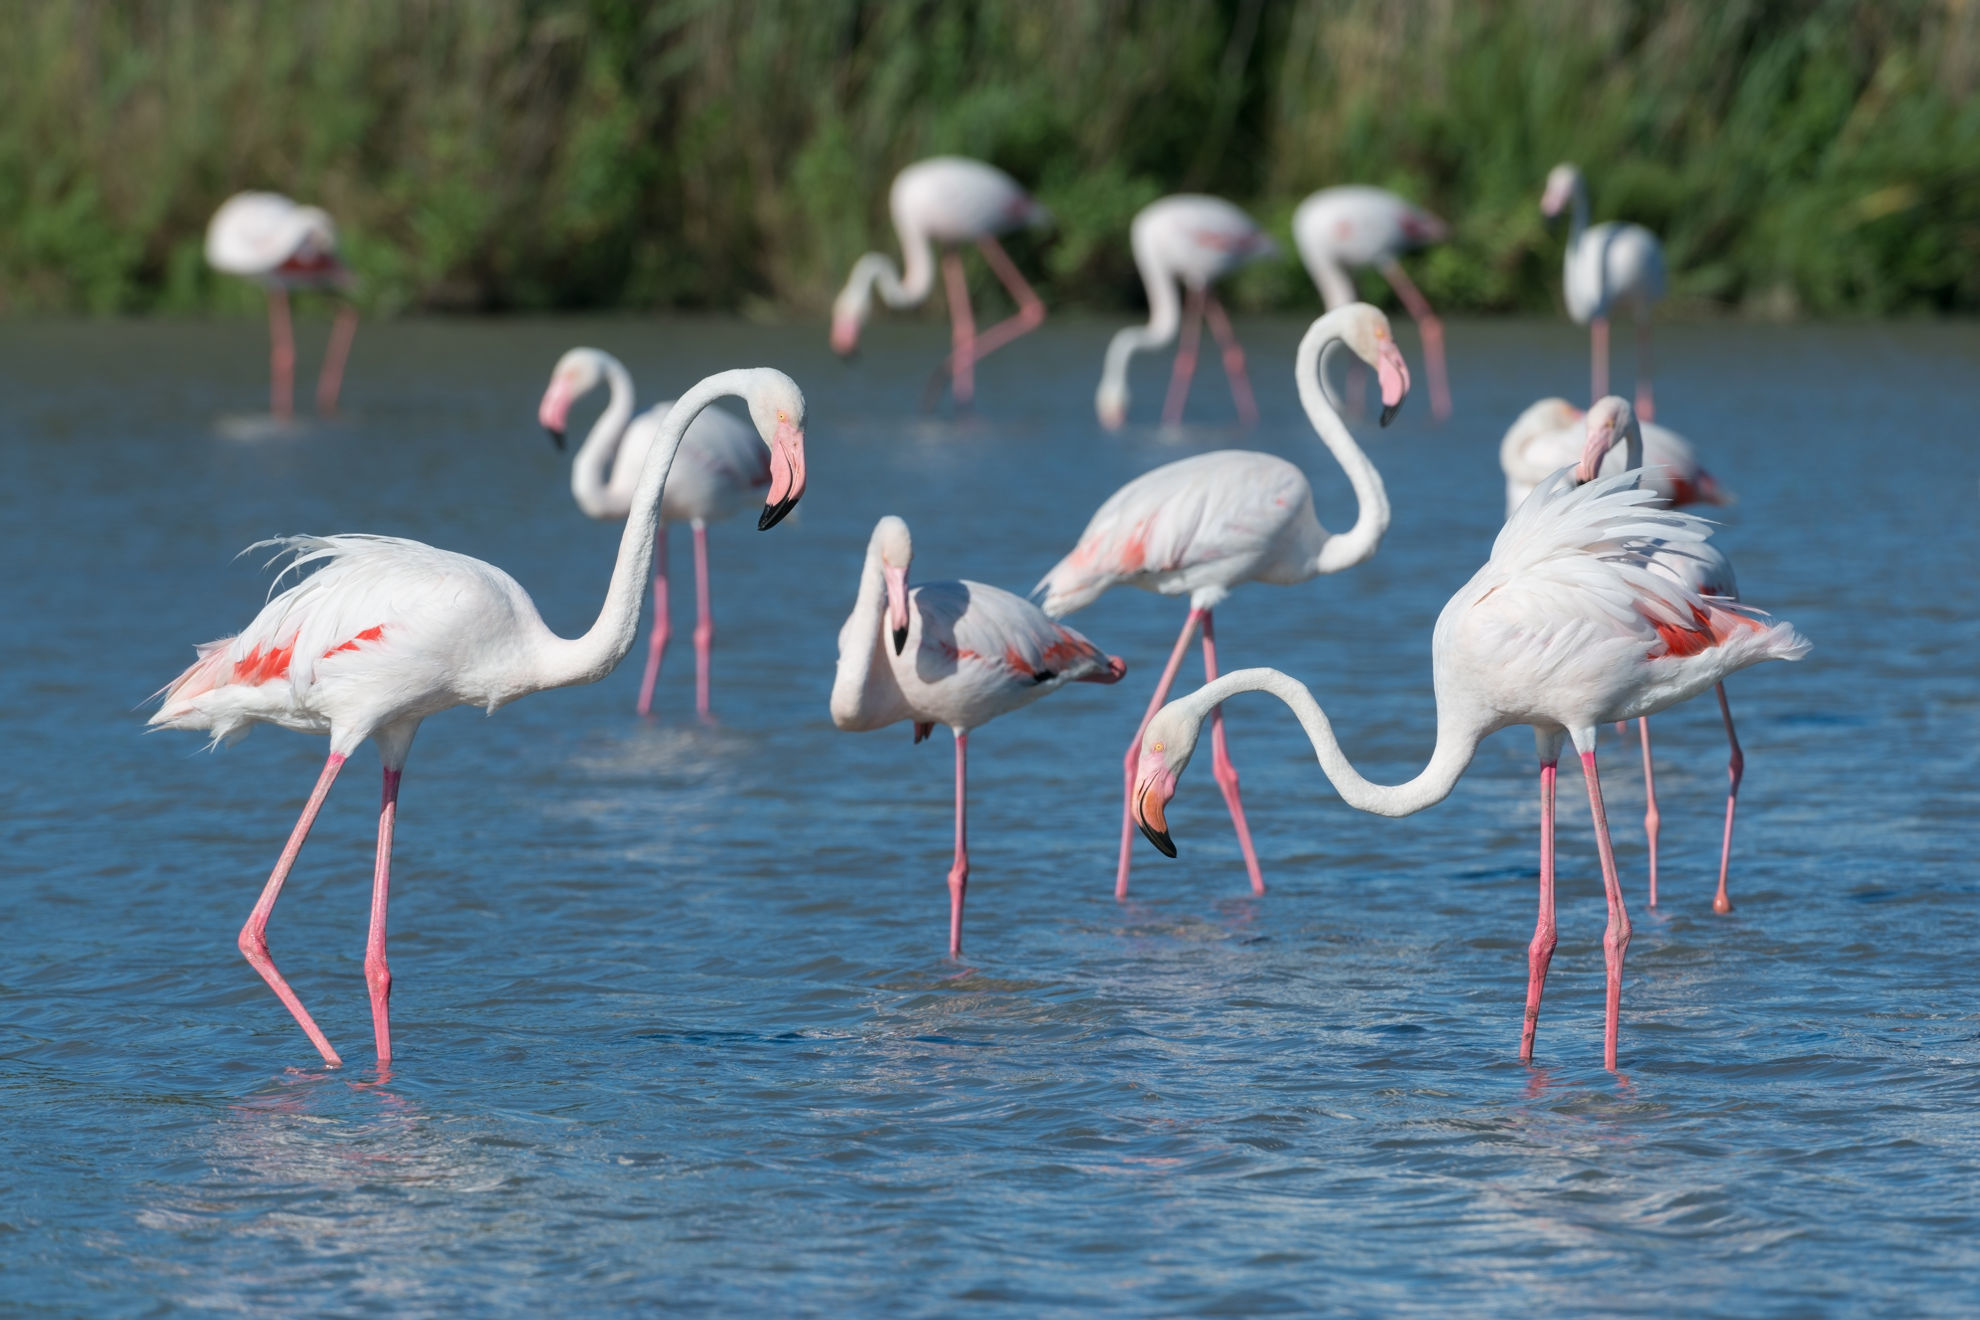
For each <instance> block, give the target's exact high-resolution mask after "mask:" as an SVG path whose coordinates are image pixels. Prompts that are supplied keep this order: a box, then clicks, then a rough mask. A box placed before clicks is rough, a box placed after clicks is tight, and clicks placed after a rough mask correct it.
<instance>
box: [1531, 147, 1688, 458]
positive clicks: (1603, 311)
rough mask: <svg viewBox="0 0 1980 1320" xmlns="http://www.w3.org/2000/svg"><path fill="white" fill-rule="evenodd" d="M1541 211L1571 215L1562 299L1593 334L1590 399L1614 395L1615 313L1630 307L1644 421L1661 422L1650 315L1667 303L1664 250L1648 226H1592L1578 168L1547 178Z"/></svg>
mask: <svg viewBox="0 0 1980 1320" xmlns="http://www.w3.org/2000/svg"><path fill="white" fill-rule="evenodd" d="M1540 210H1541V212H1542V213H1543V214H1544V215H1546V216H1547V218H1548V219H1550V220H1551V219H1553V218H1554V217H1555V216H1557V215H1559V214H1560V213H1561V212H1562V211H1563V210H1566V211H1568V212H1569V217H1568V240H1567V255H1566V256H1565V257H1563V258H1562V261H1561V292H1562V296H1563V297H1564V298H1565V299H1566V300H1567V309H1568V315H1569V316H1571V317H1573V318H1574V323H1575V324H1576V325H1585V326H1587V327H1588V344H1589V358H1590V364H1591V365H1590V375H1591V378H1592V380H1593V384H1592V385H1591V386H1590V388H1589V391H1588V397H1589V398H1590V399H1591V400H1592V399H1599V398H1602V397H1603V396H1605V395H1606V394H1608V392H1609V313H1610V312H1611V311H1613V310H1615V309H1617V308H1626V309H1627V310H1628V311H1629V312H1630V313H1631V314H1632V315H1633V316H1634V317H1635V319H1636V414H1637V416H1638V417H1640V418H1642V419H1643V420H1644V421H1646V422H1648V421H1653V420H1655V418H1656V415H1657V412H1656V400H1655V398H1654V397H1653V395H1652V394H1651V390H1650V309H1651V308H1653V307H1654V306H1656V304H1657V302H1658V300H1660V299H1661V298H1662V297H1663V296H1664V249H1663V246H1662V245H1661V244H1659V243H1658V242H1657V236H1656V235H1655V234H1652V233H1651V232H1650V231H1649V230H1647V229H1645V228H1644V227H1643V226H1642V225H1631V224H1624V223H1621V222H1620V221H1613V220H1612V221H1609V222H1608V223H1606V224H1599V225H1594V226H1590V225H1589V223H1588V185H1587V184H1586V183H1584V182H1583V181H1582V177H1581V171H1580V170H1579V169H1577V168H1575V167H1574V166H1573V165H1556V166H1554V168H1553V170H1552V171H1550V172H1549V173H1548V175H1547V189H1546V191H1545V192H1544V193H1542V194H1541V197H1540Z"/></svg>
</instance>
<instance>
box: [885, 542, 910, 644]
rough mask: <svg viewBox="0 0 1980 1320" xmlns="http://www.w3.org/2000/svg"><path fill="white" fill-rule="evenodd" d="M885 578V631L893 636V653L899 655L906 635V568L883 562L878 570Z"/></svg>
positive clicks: (905, 642) (905, 640) (905, 641)
mask: <svg viewBox="0 0 1980 1320" xmlns="http://www.w3.org/2000/svg"><path fill="white" fill-rule="evenodd" d="M880 571H881V572H882V573H883V574H884V575H885V576H886V578H887V631H888V632H889V633H891V634H892V635H893V638H894V654H895V655H899V654H900V653H901V651H902V650H903V649H904V648H905V647H906V646H907V635H908V589H907V570H906V569H905V568H896V567H894V566H893V565H892V564H885V565H883V566H882V567H881V570H880Z"/></svg>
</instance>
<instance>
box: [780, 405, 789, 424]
mask: <svg viewBox="0 0 1980 1320" xmlns="http://www.w3.org/2000/svg"><path fill="white" fill-rule="evenodd" d="M777 420H778V421H780V422H788V421H790V420H791V415H790V414H789V413H787V412H785V411H784V410H783V409H782V408H779V409H778V410H777Z"/></svg>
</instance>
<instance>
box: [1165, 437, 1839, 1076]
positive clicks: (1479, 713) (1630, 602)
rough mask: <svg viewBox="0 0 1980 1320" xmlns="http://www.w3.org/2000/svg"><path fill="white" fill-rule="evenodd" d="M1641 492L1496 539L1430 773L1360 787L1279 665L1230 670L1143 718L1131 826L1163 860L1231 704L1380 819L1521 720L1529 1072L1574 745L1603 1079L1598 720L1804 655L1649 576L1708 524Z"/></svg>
mask: <svg viewBox="0 0 1980 1320" xmlns="http://www.w3.org/2000/svg"><path fill="white" fill-rule="evenodd" d="M1562 475H1563V476H1564V477H1565V476H1567V474H1566V473H1563V474H1562ZM1635 484H1636V476H1635V474H1634V473H1633V472H1632V473H1626V474H1624V475H1623V476H1620V477H1604V478H1601V479H1599V480H1597V481H1594V482H1590V483H1588V484H1586V485H1581V486H1575V485H1573V483H1572V481H1571V480H1565V481H1561V482H1556V483H1550V484H1548V485H1545V486H1543V487H1541V489H1540V490H1539V491H1537V492H1536V493H1535V494H1534V496H1533V498H1531V499H1529V500H1527V501H1526V503H1524V504H1522V505H1521V506H1520V507H1519V509H1518V510H1517V511H1515V512H1514V514H1513V516H1512V518H1511V520H1509V521H1508V522H1507V523H1506V525H1505V527H1504V528H1502V529H1501V530H1500V532H1499V536H1498V539H1497V540H1496V541H1495V542H1493V545H1492V556H1491V558H1490V559H1489V560H1487V561H1486V563H1485V566H1484V567H1483V568H1481V569H1479V570H1478V572H1477V573H1476V574H1474V575H1473V577H1472V579H1471V581H1470V582H1468V583H1466V584H1465V586H1464V587H1463V588H1461V589H1460V590H1459V591H1458V593H1457V594H1456V595H1455V596H1453V597H1451V599H1450V603H1449V604H1447V605H1445V606H1444V609H1443V612H1442V613H1441V614H1439V615H1438V616H1437V627H1436V631H1435V632H1434V634H1433V635H1432V638H1431V643H1430V652H1431V667H1432V681H1433V684H1434V686H1435V690H1436V700H1437V742H1436V747H1435V749H1434V750H1433V751H1432V753H1431V755H1430V763H1429V765H1427V766H1426V767H1425V768H1424V769H1423V771H1422V773H1420V774H1418V775H1417V776H1416V777H1415V778H1414V779H1411V780H1410V781H1409V782H1407V783H1404V784H1398V785H1394V786H1387V785H1382V784H1374V783H1370V782H1369V781H1368V780H1367V779H1365V778H1363V777H1362V776H1361V774H1360V773H1359V772H1358V771H1356V770H1355V768H1354V767H1353V766H1352V765H1351V764H1349V762H1348V759H1347V757H1346V755H1345V754H1344V753H1343V752H1342V751H1341V747H1340V743H1339V742H1338V741H1337V740H1336V739H1335V737H1334V731H1333V726H1332V725H1331V724H1330V723H1329V722H1328V720H1327V716H1326V714H1325V713H1324V712H1323V711H1322V710H1321V709H1320V706H1319V704H1318V703H1317V702H1315V701H1314V699H1313V694H1312V693H1311V692H1309V691H1307V689H1306V687H1305V686H1304V685H1303V684H1301V683H1299V682H1297V681H1295V680H1294V679H1292V678H1290V677H1289V676H1287V675H1285V674H1282V673H1280V672H1279V671H1277V670H1275V669H1246V670H1240V671H1239V672H1237V673H1234V674H1227V675H1226V676H1224V677H1223V678H1222V679H1219V680H1217V681H1215V682H1212V683H1208V684H1206V685H1205V686H1204V687H1202V688H1200V689H1198V690H1197V691H1195V692H1192V693H1190V694H1189V695H1188V696H1186V697H1182V698H1179V699H1178V700H1176V701H1174V702H1172V703H1171V704H1169V705H1168V706H1166V707H1164V708H1163V709H1162V710H1161V711H1159V712H1158V713H1157V714H1156V715H1155V717H1154V718H1153V719H1152V720H1150V721H1149V723H1148V727H1147V729H1146V730H1145V731H1144V732H1143V734H1142V738H1141V745H1140V764H1139V767H1138V770H1137V773H1136V778H1135V786H1134V790H1133V799H1132V800H1133V809H1134V814H1135V820H1136V821H1137V823H1139V824H1140V826H1141V829H1142V832H1143V833H1144V834H1146V835H1147V836H1148V838H1149V841H1150V842H1152V843H1153V844H1154V845H1155V846H1156V847H1157V848H1158V849H1160V850H1161V851H1162V852H1164V853H1166V854H1168V855H1169V856H1171V857H1173V856H1175V851H1176V850H1175V843H1174V841H1173V840H1172V839H1171V838H1170V837H1169V831H1168V824H1167V821H1166V817H1165V808H1166V806H1167V804H1168V802H1169V800H1170V798H1171V797H1173V796H1174V794H1175V790H1176V780H1177V777H1178V776H1180V775H1181V774H1182V771H1183V768H1184V767H1185V766H1187V765H1188V764H1189V758H1190V755H1191V753H1192V752H1193V751H1194V750H1195V747H1196V741H1197V737H1198V735H1199V733H1200V731H1201V729H1202V725H1203V721H1204V719H1205V718H1207V717H1209V716H1210V714H1211V713H1212V712H1213V711H1215V710H1216V709H1217V707H1218V704H1219V703H1220V702H1223V701H1226V700H1229V699H1230V697H1232V696H1233V695H1234V694H1236V693H1239V692H1254V691H1258V692H1269V693H1271V694H1272V695H1274V696H1276V697H1278V698H1279V699H1280V700H1281V701H1283V702H1285V703H1286V705H1288V706H1290V707H1291V708H1292V711H1293V713H1294V715H1296V716H1297V717H1298V719H1299V722H1300V724H1301V725H1302V726H1303V727H1304V728H1305V730H1306V735H1307V737H1308V738H1309V739H1311V740H1312V743H1313V747H1314V751H1315V752H1316V753H1317V754H1318V756H1319V760H1320V768H1321V770H1322V771H1323V772H1325V774H1326V776H1327V778H1328V780H1329V781H1330V782H1332V784H1333V786H1334V788H1335V790H1336V791H1337V792H1339V793H1340V795H1341V798H1342V800H1343V801H1345V802H1346V803H1347V804H1348V805H1349V806H1351V807H1354V808H1356V809H1358V810H1361V811H1368V812H1373V813H1375V814H1377V815H1382V816H1407V815H1410V814H1412V813H1414V812H1418V811H1421V810H1423V809H1424V808H1425V807H1429V806H1434V805H1435V804H1437V803H1439V802H1441V801H1443V800H1444V798H1445V797H1447V796H1448V795H1449V794H1450V791H1451V789H1452V788H1454V787H1455V786H1456V785H1457V781H1458V777H1459V776H1460V775H1462V774H1463V773H1464V771H1465V768H1466V767H1467V766H1468V765H1470V764H1471V758H1472V756H1473V755H1474V754H1475V753H1476V751H1477V749H1478V744H1479V743H1480V742H1481V741H1483V740H1484V739H1485V738H1486V737H1487V736H1488V735H1489V734H1491V733H1493V732H1495V731H1497V730H1499V729H1503V728H1507V727H1510V726H1512V725H1515V724H1526V725H1530V726H1531V727H1532V729H1533V739H1534V745H1535V748H1536V750H1537V751H1538V753H1539V758H1540V913H1539V919H1538V921H1537V922H1536V923H1535V927H1534V932H1533V941H1532V943H1531V944H1530V945H1529V946H1528V948H1527V989H1526V1018H1525V1024H1524V1027H1523V1028H1522V1030H1521V1035H1520V1046H1519V1056H1520V1059H1521V1061H1522V1062H1529V1061H1531V1059H1532V1057H1533V1037H1534V1033H1535V1030H1536V1029H1537V1027H1538V1024H1539V1020H1540V995H1541V991H1542V989H1543V988H1544V987H1545V985H1546V979H1547V967H1548V964H1549V962H1550V961H1551V960H1552V958H1553V955H1554V947H1555V944H1556V942H1557V932H1556V927H1555V922H1554V773H1555V764H1556V762H1557V761H1558V760H1559V758H1560V752H1561V745H1562V743H1563V741H1564V740H1566V739H1570V738H1571V739H1573V741H1574V746H1575V750H1576V751H1578V752H1579V753H1580V754H1581V769H1582V775H1583V777H1584V778H1585V779H1586V781H1587V786H1588V807H1589V811H1590V813H1591V814H1592V816H1593V817H1594V823H1595V841H1596V846H1597V851H1598V853H1599V854H1600V857H1601V863H1602V884H1603V888H1604V890H1605V891H1606V893H1607V896H1608V908H1609V920H1608V927H1607V929H1606V931H1605V932H1604V935H1603V940H1602V948H1603V954H1604V962H1605V964H1606V968H1607V973H1608V976H1607V980H1608V996H1607V1012H1606V1018H1605V1024H1604V1032H1603V1064H1604V1066H1605V1067H1607V1068H1608V1069H1609V1070H1610V1071H1612V1072H1613V1071H1614V1070H1615V1067H1616V1037H1617V1027H1618V1021H1619V1018H1620V1013H1621V1005H1622V972H1623V954H1624V951H1625V950H1626V949H1627V948H1628V947H1629V934H1630V924H1629V912H1628V909H1627V908H1626V907H1625V905H1624V903H1623V894H1622V886H1621V883H1620V882H1619V880H1618V879H1617V876H1616V860H1615V852H1614V849H1613V848H1612V847H1611V846H1610V842H1609V825H1608V818H1607V816H1606V815H1605V814H1604V812H1603V808H1602V789H1601V783H1600V780H1599V778H1598V777H1597V774H1596V769H1595V731H1596V729H1597V727H1599V726H1600V725H1601V724H1603V723H1605V722H1607V721H1610V720H1620V719H1627V718H1629V717H1630V716H1634V715H1648V714H1653V713H1655V712H1656V711H1660V710H1663V709H1665V708H1666V707H1668V706H1673V705H1676V704H1677V703H1678V702H1680V701H1686V700H1689V699H1690V698H1692V697H1695V696H1697V695H1698V694H1699V693H1701V692H1704V691H1705V690H1706V689H1708V688H1710V687H1712V686H1713V685H1714V684H1716V683H1718V682H1720V681H1721V680H1722V679H1724V678H1725V677H1726V676H1727V675H1728V674H1732V673H1735V672H1737V671H1738V670H1741V669H1744V668H1746V667H1747V666H1748V665H1752V664H1757V663H1759V662H1760V661H1762V660H1798V659H1800V658H1801V656H1802V655H1803V654H1805V653H1806V651H1807V649H1808V644H1807V642H1805V641H1804V640H1802V638H1801V636H1800V634H1798V633H1796V632H1795V630H1794V629H1793V628H1792V627H1791V626H1789V625H1788V624H1785V623H1768V622H1767V621H1766V620H1765V619H1764V617H1763V616H1760V615H1758V614H1757V613H1756V612H1755V611H1751V610H1747V609H1744V608H1742V607H1741V606H1739V605H1736V604H1733V603H1732V602H1730V601H1723V600H1717V599H1714V598H1712V597H1709V596H1704V595H1700V594H1699V593H1698V592H1696V591H1694V590H1692V589H1691V588H1690V587H1688V586H1686V585H1685V584H1684V583H1682V582H1680V581H1678V580H1676V579H1675V578H1674V577H1672V576H1670V575H1668V574H1666V573H1664V572H1661V571H1659V570H1658V568H1657V567H1656V566H1655V563H1654V560H1655V558H1656V557H1658V556H1659V555H1662V554H1669V553H1678V552H1683V551H1687V550H1690V549H1693V548H1695V547H1697V546H1700V545H1702V544H1703V543H1704V541H1705V539H1706V537H1707V536H1709V535H1710V524H1708V523H1706V522H1705V521H1704V520H1703V519H1701V518H1698V517H1695V516H1693V515H1691V514H1688V513H1680V512H1677V511H1675V510H1659V509H1656V508H1655V507H1654V503H1655V498H1656V497H1655V496H1653V495H1652V494H1651V493H1650V492H1648V491H1642V490H1637V489H1636V488H1635Z"/></svg>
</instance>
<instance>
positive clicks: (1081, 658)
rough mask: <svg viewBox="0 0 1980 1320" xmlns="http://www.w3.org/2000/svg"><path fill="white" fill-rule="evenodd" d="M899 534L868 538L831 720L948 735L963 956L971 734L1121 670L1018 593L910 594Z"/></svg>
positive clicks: (904, 541) (956, 931)
mask: <svg viewBox="0 0 1980 1320" xmlns="http://www.w3.org/2000/svg"><path fill="white" fill-rule="evenodd" d="M913 555H914V543H913V541H912V540H911V539H910V538H909V536H908V526H907V524H906V523H905V522H903V521H901V520H900V519H899V518H896V517H892V516H889V517H885V518H882V519H881V520H880V521H879V523H878V524H876V525H875V527H874V528H873V535H872V537H871V538H870V539H869V540H868V541H867V545H866V562H865V564H864V565H863V566H862V567H861V568H860V576H859V597H858V599H857V601H856V603H855V604H854V606H853V612H852V614H851V615H850V616H848V617H847V619H846V622H845V626H844V627H842V628H840V629H839V668H838V673H837V674H836V676H835V677H834V678H833V680H832V723H833V724H835V725H837V726H838V727H839V728H841V729H846V730H852V731H862V730H867V729H879V728H884V727H885V726H887V725H889V724H897V723H899V722H900V721H902V720H909V721H912V722H913V724H914V740H915V741H916V742H920V741H921V740H922V739H923V738H926V737H927V736H928V735H929V733H930V732H931V731H933V729H934V727H935V726H936V725H937V724H946V725H948V726H949V729H950V730H951V731H952V732H953V733H954V734H955V738H956V853H955V861H954V863H953V864H952V865H951V866H950V868H949V955H950V956H951V957H956V956H959V955H960V954H961V953H962V912H963V894H964V892H965V890H966V889H967V888H968V886H969V845H968V832H967V830H966V828H965V822H966V812H965V799H964V786H965V784H966V782H967V776H966V773H965V770H966V766H965V759H966V757H967V754H968V750H969V735H970V731H971V730H972V729H976V728H979V727H981V726H982V725H983V724H985V723H986V722H988V721H990V720H992V719H995V718H996V717H997V716H999V715H1004V714H1008V713H1009V712H1011V711H1014V710H1017V709H1018V708H1019V707H1022V706H1028V705H1030V704H1031V703H1032V702H1034V701H1036V700H1038V699H1039V698H1040V697H1042V696H1044V695H1045V694H1046V693H1048V692H1052V691H1055V690H1056V689H1058V688H1061V687H1064V686H1065V685H1066V684H1068V683H1117V682H1119V681H1120V679H1121V676H1122V675H1123V674H1125V673H1126V672H1127V666H1126V665H1124V664H1123V663H1122V662H1121V661H1120V660H1118V659H1116V658H1114V657H1113V656H1110V655H1108V654H1107V653H1106V652H1104V651H1102V650H1101V649H1100V648H1099V647H1097V646H1095V645H1094V644H1093V643H1092V642H1089V641H1087V640H1086V638H1084V637H1082V636H1080V635H1079V634H1078V633H1076V632H1074V631H1073V630H1072V629H1070V628H1068V627H1066V626H1064V625H1063V624H1059V623H1054V622H1053V621H1052V620H1051V619H1049V618H1047V617H1046V616H1045V615H1044V614H1043V613H1042V612H1041V611H1040V610H1039V608H1038V607H1037V606H1036V605H1033V604H1032V603H1031V602H1030V601H1028V600H1025V599H1024V598H1023V597H1021V596H1014V595H1012V594H1011V593H1010V592H1008V591H1003V590H1000V589H998V588H996V587H986V586H984V585H983V584H982V583H981V582H967V581H963V582H924V583H922V584H921V585H919V586H917V587H914V588H912V589H910V588H909V586H908V567H909V564H910V562H911V561H912V559H913Z"/></svg>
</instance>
